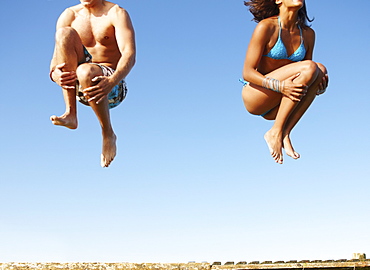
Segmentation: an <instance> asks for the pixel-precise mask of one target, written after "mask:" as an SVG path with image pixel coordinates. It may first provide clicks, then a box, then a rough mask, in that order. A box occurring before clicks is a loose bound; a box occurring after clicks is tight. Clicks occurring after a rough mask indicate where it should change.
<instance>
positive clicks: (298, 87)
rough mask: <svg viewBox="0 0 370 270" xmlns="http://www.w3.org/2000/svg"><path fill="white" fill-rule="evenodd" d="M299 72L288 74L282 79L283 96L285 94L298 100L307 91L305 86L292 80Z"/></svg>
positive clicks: (293, 99)
mask: <svg viewBox="0 0 370 270" xmlns="http://www.w3.org/2000/svg"><path fill="white" fill-rule="evenodd" d="M300 75H301V74H300V73H298V74H295V75H293V76H290V77H289V78H288V79H286V80H285V81H284V89H283V90H282V91H281V93H282V94H283V95H284V96H287V97H288V98H290V99H291V100H292V101H295V102H298V101H301V99H302V98H303V97H304V96H305V95H306V93H307V86H306V85H303V84H298V83H294V82H293V81H294V80H295V79H296V78H298V77H299V76H300Z"/></svg>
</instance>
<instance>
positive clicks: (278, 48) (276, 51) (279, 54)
mask: <svg viewBox="0 0 370 270" xmlns="http://www.w3.org/2000/svg"><path fill="white" fill-rule="evenodd" d="M278 22H279V28H280V29H279V38H278V40H277V41H276V43H275V45H274V47H273V48H272V49H271V50H270V52H269V53H268V54H266V55H264V56H267V57H270V58H272V59H275V60H281V59H288V60H290V61H294V62H299V61H302V60H303V59H304V58H305V56H306V48H305V47H304V44H303V37H302V29H301V27H300V26H299V25H298V28H299V31H300V35H301V44H300V45H299V47H298V49H297V50H296V51H295V52H294V53H293V54H292V55H291V56H288V53H287V51H286V48H285V45H284V43H283V41H282V39H281V23H280V17H278Z"/></svg>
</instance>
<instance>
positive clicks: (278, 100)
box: [242, 0, 328, 164]
mask: <svg viewBox="0 0 370 270" xmlns="http://www.w3.org/2000/svg"><path fill="white" fill-rule="evenodd" d="M244 4H245V5H246V6H248V7H249V10H250V12H251V13H252V14H253V16H254V20H255V21H256V22H258V25H257V27H256V29H255V30H254V33H253V36H252V38H251V40H250V43H249V46H248V50H247V55H246V58H245V63H244V69H243V79H244V80H242V82H243V84H244V87H243V91H242V97H243V101H244V105H245V108H246V109H247V110H248V112H250V113H251V114H255V115H261V116H262V117H264V118H265V119H267V120H275V122H274V124H273V126H272V128H271V129H270V130H269V131H267V132H266V134H265V136H264V138H265V140H266V143H267V145H268V147H269V149H270V152H271V156H272V157H273V159H274V160H275V161H276V162H277V163H279V164H282V163H283V153H282V148H284V149H285V152H286V154H287V155H288V156H290V157H292V158H294V159H298V158H299V157H300V155H299V154H298V153H297V152H296V151H295V150H294V148H293V146H292V143H291V140H290V133H291V131H292V129H293V128H294V126H295V125H296V124H297V122H298V121H299V120H300V119H301V117H302V115H303V114H304V113H305V112H306V110H307V109H308V107H309V106H310V105H311V103H312V101H313V100H314V99H315V97H316V95H320V94H323V93H324V92H325V89H326V88H327V86H328V75H327V70H326V68H325V66H323V65H322V64H320V63H316V62H314V61H312V55H313V48H314V43H315V32H314V31H313V30H312V29H311V28H310V27H309V26H308V25H307V21H309V22H311V21H312V20H310V19H309V18H308V16H307V11H306V5H305V1H304V0H250V1H248V2H244Z"/></svg>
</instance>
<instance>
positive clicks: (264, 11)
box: [244, 0, 313, 27]
mask: <svg viewBox="0 0 370 270" xmlns="http://www.w3.org/2000/svg"><path fill="white" fill-rule="evenodd" d="M244 5H246V6H247V7H249V11H250V12H251V13H252V14H253V16H254V19H253V20H254V21H256V22H260V21H262V20H263V19H266V18H269V17H272V16H277V15H279V6H278V5H277V4H276V3H275V0H250V1H248V2H246V1H244ZM307 21H308V22H312V21H313V19H312V20H311V19H310V18H308V15H307V9H306V3H304V4H303V7H302V8H301V9H300V10H299V11H298V24H299V26H300V27H306V26H308V24H307Z"/></svg>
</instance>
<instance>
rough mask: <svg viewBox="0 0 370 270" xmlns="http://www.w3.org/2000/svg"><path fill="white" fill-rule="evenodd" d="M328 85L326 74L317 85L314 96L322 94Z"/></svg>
mask: <svg viewBox="0 0 370 270" xmlns="http://www.w3.org/2000/svg"><path fill="white" fill-rule="evenodd" d="M328 85H329V76H328V74H325V75H324V76H323V77H322V80H321V83H320V84H319V89H318V90H317V92H316V95H317V96H318V95H322V94H324V93H325V91H326V88H327V87H328Z"/></svg>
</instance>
